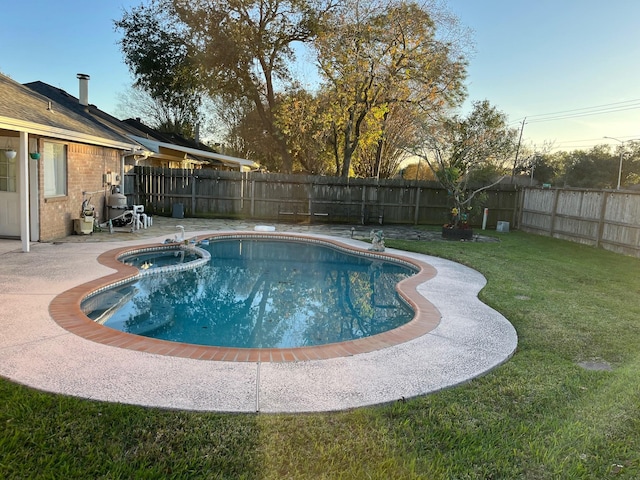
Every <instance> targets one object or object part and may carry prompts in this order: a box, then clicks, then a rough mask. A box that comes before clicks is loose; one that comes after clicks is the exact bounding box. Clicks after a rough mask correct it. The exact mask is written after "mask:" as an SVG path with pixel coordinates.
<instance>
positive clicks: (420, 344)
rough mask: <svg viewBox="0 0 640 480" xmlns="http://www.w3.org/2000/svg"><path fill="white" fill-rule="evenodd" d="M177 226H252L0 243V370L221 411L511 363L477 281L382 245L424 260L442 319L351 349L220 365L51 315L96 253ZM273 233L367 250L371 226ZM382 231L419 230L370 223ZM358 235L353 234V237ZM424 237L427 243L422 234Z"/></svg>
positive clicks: (319, 407) (406, 384) (27, 379)
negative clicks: (83, 331) (419, 331)
mask: <svg viewBox="0 0 640 480" xmlns="http://www.w3.org/2000/svg"><path fill="white" fill-rule="evenodd" d="M176 225H183V226H184V227H185V230H186V232H187V234H186V237H187V238H190V237H192V236H196V235H204V234H207V233H213V232H215V233H220V232H237V231H253V229H254V226H255V225H256V224H255V223H250V222H234V221H223V220H220V221H217V220H191V219H180V220H178V219H161V218H158V219H154V225H153V226H152V227H150V228H149V229H147V230H142V231H139V232H134V233H115V234H109V233H98V234H93V235H85V236H72V237H68V238H66V239H61V241H59V242H53V243H32V244H31V252H29V253H23V252H22V251H21V244H20V242H19V241H17V240H4V239H0V266H1V269H0V292H1V293H0V300H1V302H2V308H0V375H2V376H3V377H5V378H8V379H10V380H12V381H15V382H18V383H21V384H24V385H28V386H30V387H33V388H36V389H40V390H44V391H49V392H55V393H61V394H65V395H73V396H79V397H84V398H88V399H94V400H101V401H109V402H120V403H127V404H135V405H144V406H150V407H159V408H170V409H184V410H197V411H221V412H264V413H276V412H316V411H334V410H344V409H350V408H357V407H361V406H365V405H374V404H382V403H388V402H393V401H396V400H399V399H402V398H410V397H414V396H418V395H424V394H428V393H430V392H434V391H438V390H441V389H444V388H448V387H452V386H455V385H457V384H460V383H464V382H466V381H469V380H470V379H472V378H474V377H477V376H479V375H482V374H484V373H486V372H488V371H490V370H491V369H493V368H495V367H496V366H498V365H500V364H502V363H503V362H505V361H507V360H508V359H509V358H510V356H511V355H512V354H513V352H514V351H515V348H516V346H517V335H516V332H515V330H514V328H513V327H512V325H511V324H510V323H509V322H508V321H507V320H506V319H505V318H504V317H503V316H502V315H500V314H499V313H498V312H496V311H494V310H492V309H491V308H489V307H488V306H486V305H484V304H483V303H482V302H480V301H479V300H478V298H477V294H478V292H479V291H480V290H481V289H482V287H483V286H484V285H485V279H484V277H483V276H482V275H481V274H479V273H478V272H476V271H474V270H471V269H469V268H467V267H464V266H462V265H459V264H456V263H453V262H450V261H447V260H443V259H440V258H436V257H431V256H427V255H420V254H413V253H407V252H400V251H397V250H393V249H387V252H388V253H392V254H394V255H401V256H405V257H407V258H410V259H414V260H417V261H419V262H424V263H427V264H429V265H431V266H432V267H433V268H434V269H435V270H436V275H435V277H433V278H431V279H429V280H426V281H424V283H421V284H419V285H417V286H416V287H415V288H416V290H417V292H418V293H419V295H420V296H421V297H423V298H426V299H427V300H428V301H429V302H431V303H432V304H433V306H434V307H435V308H436V309H437V311H438V312H439V314H440V316H441V319H440V322H439V323H438V325H437V326H436V327H435V328H434V329H432V330H430V331H428V332H427V333H425V334H423V335H420V336H418V337H417V338H414V339H412V340H409V341H406V342H403V343H399V344H396V345H392V346H389V347H386V348H381V349H377V350H374V351H368V352H366V353H357V354H353V355H347V356H336V357H333V358H327V359H319V360H305V361H288V362H284V361H279V362H271V361H263V360H258V361H241V362H237V361H218V360H210V359H203V358H188V357H184V356H173V355H167V354H159V353H150V352H147V351H136V350H132V349H129V348H126V345H124V346H123V345H121V346H114V345H109V344H105V343H99V342H97V341H92V340H91V339H90V338H86V337H82V336H79V335H76V334H74V333H71V332H70V331H68V330H66V329H64V328H62V327H61V326H60V325H59V324H58V323H56V322H55V321H54V320H53V318H52V316H51V314H50V305H51V303H52V301H53V300H54V299H55V298H56V297H58V296H59V295H60V294H62V293H64V292H67V291H68V290H70V289H74V288H77V287H78V286H81V285H83V284H85V283H88V282H92V281H96V280H97V279H100V278H101V277H104V276H107V275H111V274H113V273H114V270H113V269H112V268H110V267H109V266H107V265H103V264H100V263H99V262H98V257H99V256H100V255H101V254H103V253H105V252H107V251H110V250H113V249H118V248H125V247H133V246H137V245H146V244H151V243H161V242H163V241H164V240H165V239H167V238H173V235H174V234H175V232H176ZM275 226H276V232H292V233H297V234H305V235H307V234H308V235H316V236H318V237H320V238H324V239H328V240H329V239H330V240H332V241H336V242H340V243H343V244H345V245H346V246H351V247H355V248H360V249H367V248H368V247H369V245H368V244H366V243H364V242H362V241H361V240H358V238H366V237H368V232H369V231H370V230H371V229H372V227H356V231H355V234H354V232H352V231H351V227H350V226H326V225H318V226H314V225H281V224H275ZM377 228H381V229H382V230H384V232H385V236H386V237H394V236H395V237H403V238H413V237H412V236H414V237H415V236H416V235H417V236H418V237H419V236H420V235H424V233H420V232H416V231H413V230H412V229H410V228H398V227H386V226H383V227H377ZM352 235H353V237H354V238H351V236H352ZM420 239H421V240H422V238H420Z"/></svg>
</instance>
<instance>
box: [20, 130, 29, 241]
mask: <svg viewBox="0 0 640 480" xmlns="http://www.w3.org/2000/svg"><path fill="white" fill-rule="evenodd" d="M18 153H19V158H18V162H19V163H20V175H19V177H20V185H19V191H20V200H19V201H20V239H21V240H22V251H23V252H29V240H30V238H31V233H30V231H29V135H28V134H27V132H20V148H18Z"/></svg>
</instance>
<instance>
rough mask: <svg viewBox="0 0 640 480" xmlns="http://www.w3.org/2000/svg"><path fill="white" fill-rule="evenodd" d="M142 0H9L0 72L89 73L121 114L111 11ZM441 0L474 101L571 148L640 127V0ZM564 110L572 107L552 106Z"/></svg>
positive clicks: (635, 132)
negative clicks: (466, 44) (464, 46)
mask: <svg viewBox="0 0 640 480" xmlns="http://www.w3.org/2000/svg"><path fill="white" fill-rule="evenodd" d="M139 3H140V1H139V0H135V1H133V0H132V1H129V0H92V1H91V2H87V1H86V0H82V1H80V0H64V1H60V2H52V1H51V0H22V1H11V2H10V1H8V0H4V1H3V4H4V5H3V8H2V14H3V15H2V16H3V28H2V29H0V45H1V46H2V47H1V48H2V49H1V50H0V52H1V53H0V71H2V72H3V73H5V74H7V75H9V76H11V77H12V78H13V79H15V80H17V81H18V82H21V83H26V82H30V81H35V80H41V81H43V82H45V83H49V84H51V85H54V86H57V87H60V88H62V89H64V90H66V91H68V92H69V93H71V94H74V95H76V96H77V91H78V81H77V79H76V74H77V73H80V72H81V73H87V74H89V75H90V76H91V82H90V87H89V98H90V102H91V103H93V104H95V105H97V106H98V107H99V108H101V109H103V110H105V111H107V112H110V113H113V114H115V113H116V106H117V104H118V97H119V95H121V94H122V92H124V91H125V90H126V89H127V87H128V85H129V84H130V83H131V79H130V77H129V72H128V70H127V68H126V66H125V65H124V64H123V62H122V55H121V53H120V50H119V47H118V44H117V42H118V38H119V37H118V32H116V31H115V30H114V27H113V20H114V19H116V18H119V17H120V16H121V14H122V11H123V9H125V8H130V7H131V6H133V5H137V4H139ZM443 3H445V4H447V5H448V7H447V8H448V10H449V11H451V12H452V13H454V14H455V15H456V16H457V17H458V19H459V20H460V23H461V24H462V25H463V26H465V27H468V28H469V29H470V30H471V38H472V40H473V43H474V54H473V55H472V56H471V57H470V64H469V69H468V73H469V76H468V79H467V85H468V95H469V100H468V101H467V104H466V108H467V109H468V105H469V104H470V102H472V101H475V100H484V99H487V100H489V101H490V102H491V103H492V104H493V105H495V106H497V107H498V108H499V109H500V110H502V111H504V112H505V113H507V115H508V116H509V119H510V121H511V122H513V125H514V126H517V127H520V126H521V123H520V122H521V121H522V119H523V118H524V117H527V123H526V124H525V127H524V132H523V140H524V142H525V144H528V145H531V146H534V145H535V146H536V147H538V148H539V147H541V146H542V144H543V143H544V142H545V141H552V142H554V144H553V146H554V148H556V149H558V148H570V149H573V148H588V147H590V146H593V145H596V144H601V143H608V142H611V144H617V143H616V142H615V141H608V140H604V139H603V137H604V136H610V137H616V138H618V139H620V140H629V139H634V138H640V28H638V25H640V23H639V22H640V20H639V19H640V1H637V0H610V1H608V2H602V0H598V1H596V0H536V1H527V0H443ZM556 112H566V113H559V114H558V115H549V114H555V113H556ZM595 112H601V113H599V114H594V113H595ZM604 112H606V113H604ZM578 114H579V115H581V116H576V115H578ZM568 116H572V117H573V118H566V117H568ZM551 117H564V118H560V119H557V120H548V119H549V118H551Z"/></svg>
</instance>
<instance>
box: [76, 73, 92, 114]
mask: <svg viewBox="0 0 640 480" xmlns="http://www.w3.org/2000/svg"><path fill="white" fill-rule="evenodd" d="M76 76H77V77H78V80H80V97H79V98H80V105H84V106H85V107H86V106H88V105H89V78H90V77H89V75H87V74H86V73H79V74H78V75H76Z"/></svg>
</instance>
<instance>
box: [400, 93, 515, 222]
mask: <svg viewBox="0 0 640 480" xmlns="http://www.w3.org/2000/svg"><path fill="white" fill-rule="evenodd" d="M506 120H507V118H506V115H505V114H504V113H502V112H500V111H499V110H497V109H496V108H495V107H493V106H491V105H490V104H489V102H488V101H486V100H485V101H482V102H475V103H474V104H473V109H472V111H471V112H470V113H469V115H468V116H467V117H463V118H462V117H459V116H452V117H448V118H444V119H443V120H441V121H440V122H438V123H437V124H435V125H434V124H429V125H425V126H423V127H422V132H423V134H422V137H421V141H420V144H419V145H416V146H415V147H413V148H412V149H411V151H410V153H411V154H413V155H415V156H418V157H420V158H421V159H423V160H425V161H426V162H427V164H428V165H429V168H430V169H431V170H432V171H433V173H434V175H435V177H436V179H437V180H438V181H439V182H440V184H441V185H442V186H443V187H444V188H445V189H446V190H447V192H448V194H449V195H450V198H451V203H452V205H451V206H452V209H451V222H450V224H449V226H450V227H451V228H461V227H463V226H466V221H467V218H468V216H469V214H470V213H471V210H472V208H473V205H474V203H476V201H477V200H478V199H479V195H480V194H481V192H483V191H485V190H487V189H488V188H491V187H492V186H494V185H496V184H498V183H500V181H501V180H502V178H503V175H504V174H506V173H507V170H508V165H509V159H510V158H511V157H512V155H513V154H514V153H515V150H516V147H517V143H516V138H517V130H516V129H511V128H509V127H508V126H507V121H506Z"/></svg>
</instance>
